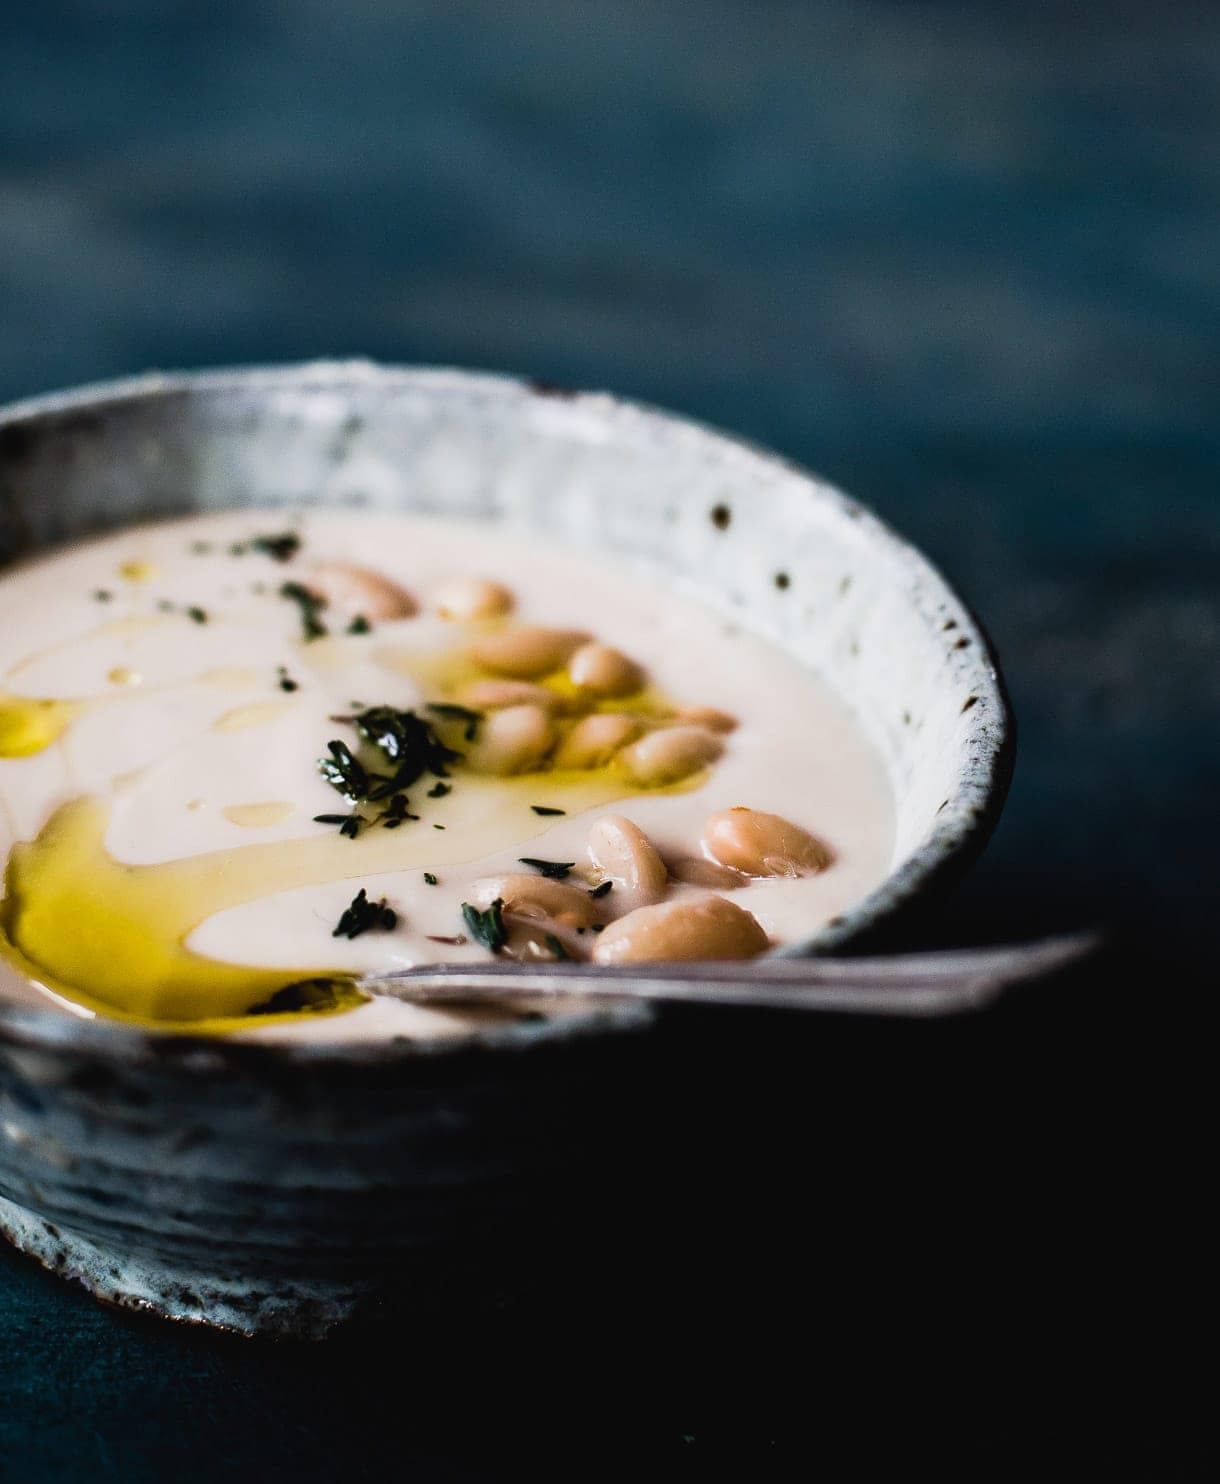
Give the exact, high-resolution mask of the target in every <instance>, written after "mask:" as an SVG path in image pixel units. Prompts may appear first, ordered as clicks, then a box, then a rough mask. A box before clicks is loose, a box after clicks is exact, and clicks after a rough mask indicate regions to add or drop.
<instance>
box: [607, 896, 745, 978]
mask: <svg viewBox="0 0 1220 1484" xmlns="http://www.w3.org/2000/svg"><path fill="white" fill-rule="evenodd" d="M766 947H767V935H766V933H764V932H763V930H762V928H761V927H760V926H759V923H758V920H757V919H756V918H754V917H752V916H751V915H750V913H748V912H746V911H745V910H744V909H743V908H741V907H738V906H737V905H736V904H735V903H734V902H728V901H726V900H725V899H724V898H723V897H715V896H707V897H695V898H694V899H688V900H685V901H677V902H661V903H659V904H658V905H657V906H655V907H637V908H636V910H635V911H634V912H628V914H627V915H626V917H620V918H619V919H618V920H617V921H615V922H612V923H611V924H610V926H609V927H608V928H606V930H605V932H603V933H602V934H601V936H600V937H599V938H598V940H597V943H596V944H595V946H594V948H593V959H594V962H595V963H599V964H632V963H647V962H649V961H652V960H659V959H736V958H753V957H755V955H756V954H759V953H762V952H763V951H764V949H765V948H766Z"/></svg>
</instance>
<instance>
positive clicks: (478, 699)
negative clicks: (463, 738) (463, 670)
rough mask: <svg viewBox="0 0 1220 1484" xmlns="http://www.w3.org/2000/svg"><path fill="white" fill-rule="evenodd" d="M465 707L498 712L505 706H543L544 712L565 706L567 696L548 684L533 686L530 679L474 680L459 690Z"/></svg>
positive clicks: (458, 695) (459, 695)
mask: <svg viewBox="0 0 1220 1484" xmlns="http://www.w3.org/2000/svg"><path fill="white" fill-rule="evenodd" d="M457 699H458V701H459V702H460V703H461V704H462V705H463V706H471V707H473V708H474V710H476V711H499V710H501V709H502V708H503V707H505V706H522V705H530V706H541V707H542V709H543V710H544V711H548V712H552V713H554V712H556V711H563V710H564V709H565V705H566V703H565V701H564V698H563V697H562V696H561V695H560V694H559V692H558V691H554V690H549V689H548V688H547V687H546V686H545V685H532V684H531V683H530V682H529V681H528V680H471V681H470V682H469V683H468V684H466V685H463V686H462V687H461V689H460V690H459V691H458V693H457Z"/></svg>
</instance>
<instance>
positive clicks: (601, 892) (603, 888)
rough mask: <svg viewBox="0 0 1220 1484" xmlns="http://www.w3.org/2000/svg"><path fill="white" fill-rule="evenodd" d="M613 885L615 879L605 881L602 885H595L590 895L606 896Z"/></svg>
mask: <svg viewBox="0 0 1220 1484" xmlns="http://www.w3.org/2000/svg"><path fill="white" fill-rule="evenodd" d="M613 885H614V882H613V881H603V882H602V884H601V885H600V886H595V887H594V888H593V889H592V891H590V893H589V895H590V896H591V897H594V898H596V897H604V896H605V895H606V893H607V892H608V891H609V890H610V888H611V887H612V886H613Z"/></svg>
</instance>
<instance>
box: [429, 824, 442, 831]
mask: <svg viewBox="0 0 1220 1484" xmlns="http://www.w3.org/2000/svg"><path fill="white" fill-rule="evenodd" d="M432 828H433V829H434V830H443V829H444V828H445V826H444V825H443V824H434V825H433V826H432Z"/></svg>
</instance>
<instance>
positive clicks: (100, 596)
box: [93, 587, 114, 603]
mask: <svg viewBox="0 0 1220 1484" xmlns="http://www.w3.org/2000/svg"><path fill="white" fill-rule="evenodd" d="M113 597H114V594H113V593H110V592H107V591H106V589H105V588H104V587H99V588H98V590H97V592H95V593H94V594H93V600H94V602H96V603H109V602H110V600H111V598H113Z"/></svg>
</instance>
